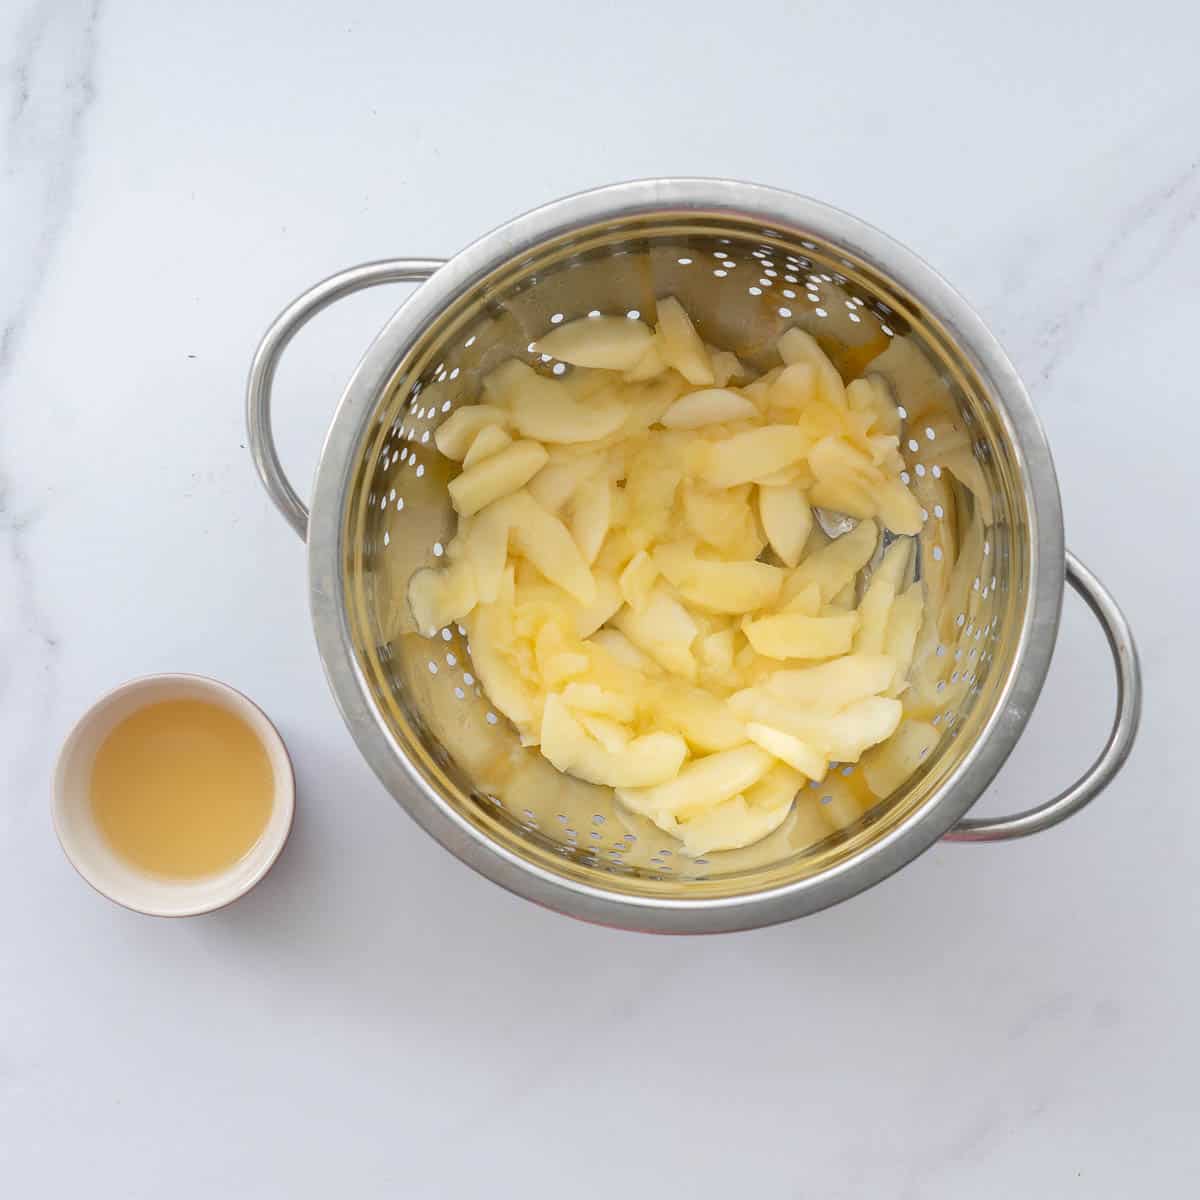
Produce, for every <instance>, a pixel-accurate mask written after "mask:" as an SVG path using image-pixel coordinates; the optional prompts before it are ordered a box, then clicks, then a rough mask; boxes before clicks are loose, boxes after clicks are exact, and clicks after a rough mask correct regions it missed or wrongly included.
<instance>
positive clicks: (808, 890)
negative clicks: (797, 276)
mask: <svg viewBox="0 0 1200 1200" xmlns="http://www.w3.org/2000/svg"><path fill="white" fill-rule="evenodd" d="M671 213H676V214H680V215H683V216H686V217H688V218H692V219H694V218H696V217H698V216H705V215H711V216H713V217H715V218H720V217H723V216H724V217H736V218H737V219H738V220H739V221H743V222H744V221H746V220H747V219H749V220H751V221H753V222H755V223H760V224H761V225H762V226H763V228H764V229H774V230H780V231H786V232H788V233H790V234H793V235H796V236H797V237H802V236H805V235H807V236H810V237H811V236H813V235H814V234H815V235H816V236H819V237H821V238H823V239H825V240H827V241H828V242H830V243H832V244H833V245H836V246H839V247H842V248H844V249H845V250H847V251H848V252H849V253H852V254H854V255H855V256H856V257H858V258H859V259H861V260H863V261H864V262H866V263H867V264H869V265H870V266H871V267H872V268H873V269H874V270H876V271H878V272H880V273H881V274H883V275H885V276H886V277H887V278H888V279H889V280H891V281H893V282H895V283H896V284H897V285H898V286H899V287H901V288H903V289H904V290H905V291H907V292H908V293H909V294H911V295H912V296H913V297H914V298H915V299H916V300H918V301H919V302H920V304H921V305H922V306H923V307H924V308H925V309H926V310H927V311H928V312H929V313H930V314H931V315H932V316H933V317H934V318H935V319H936V320H937V321H938V322H940V324H941V325H942V326H943V328H944V329H945V330H946V332H947V334H948V335H949V336H950V338H951V339H952V340H953V341H954V343H955V344H956V345H957V346H959V347H961V348H962V349H963V350H964V351H966V352H967V353H968V354H969V355H970V357H971V358H972V360H973V362H974V364H975V365H976V367H977V368H978V370H979V371H980V373H981V375H982V376H983V378H984V379H985V380H986V381H987V383H988V385H989V386H990V388H991V389H992V391H993V393H994V395H995V398H996V399H997V400H998V401H999V405H1000V416H1001V419H1002V420H1004V421H1005V423H1006V425H1007V426H1008V432H1009V433H1010V435H1011V438H1012V442H1013V447H1014V451H1015V454H1016V456H1017V458H1018V462H1019V463H1020V466H1021V469H1022V479H1023V481H1024V484H1025V487H1026V490H1027V493H1028V501H1029V512H1030V521H1029V531H1028V532H1029V592H1028V602H1027V604H1026V608H1025V613H1024V618H1023V620H1022V625H1021V630H1020V633H1019V635H1018V637H1017V642H1016V646H1015V649H1014V655H1013V662H1012V668H1011V671H1010V673H1009V677H1008V679H1007V680H1006V681H1005V683H1004V685H1003V687H1002V688H1001V689H1000V692H999V693H998V695H997V699H996V703H995V707H994V710H993V712H992V713H991V714H990V716H989V717H988V720H987V721H986V723H985V724H984V725H983V727H982V728H981V729H980V731H979V736H978V738H977V739H976V741H975V743H974V745H972V746H971V747H970V748H969V749H968V750H967V751H966V752H965V753H964V755H963V758H962V760H961V761H960V762H959V763H958V764H957V766H956V767H955V768H954V770H953V771H952V773H951V774H950V775H949V776H948V777H947V779H946V780H945V782H944V783H943V785H942V786H941V787H940V788H939V789H938V791H937V792H936V793H935V794H934V795H933V796H932V797H931V798H930V799H929V801H928V802H927V803H926V804H924V805H923V806H922V807H921V808H919V809H918V810H916V811H914V812H913V813H911V814H909V816H908V817H906V818H905V819H904V820H903V821H901V822H899V823H898V824H897V825H896V826H895V827H894V828H893V829H892V830H890V831H889V832H888V833H887V834H885V835H884V836H883V837H881V838H880V839H879V840H878V841H876V842H873V843H871V844H870V845H869V846H866V847H864V848H863V850H862V851H861V852H860V853H858V854H856V855H855V856H854V857H852V858H850V859H847V860H846V861H845V862H842V863H839V864H836V865H835V866H834V867H832V868H830V869H828V870H826V871H824V872H821V873H819V874H816V875H813V876H811V877H809V878H806V879H802V880H797V881H794V882H791V883H788V884H784V885H781V886H779V887H775V888H770V889H766V890H763V891H759V892H753V893H748V894H744V895H738V896H723V897H699V898H673V897H672V898H668V897H657V896H634V895H626V894H622V893H617V892H613V891H609V890H607V889H605V888H603V887H597V886H594V885H592V884H590V883H583V882H581V881H578V880H575V879H571V878H567V877H566V876H563V875H558V874H555V873H554V872H552V871H549V870H547V869H545V868H544V867H542V866H541V865H539V864H536V863H532V862H530V861H528V860H526V859H524V858H522V857H521V856H519V855H517V854H514V853H513V852H511V851H510V850H509V849H507V848H506V847H504V846H501V845H499V844H498V843H496V842H493V841H491V840H490V839H489V838H487V837H486V836H485V835H484V834H483V833H482V832H481V831H480V830H479V829H477V828H476V827H475V826H474V825H472V824H471V823H470V822H469V821H467V820H466V819H465V818H464V817H462V816H461V815H460V814H458V813H457V812H455V811H454V809H453V808H452V807H451V806H450V805H448V804H447V803H446V802H445V801H444V800H443V799H442V798H441V797H440V796H439V795H438V794H437V792H436V791H435V790H434V789H432V788H431V787H429V785H428V784H427V783H426V782H425V780H424V779H423V778H422V777H421V776H420V774H419V773H418V772H417V771H416V769H415V768H414V767H413V766H412V765H411V764H410V763H409V762H408V760H407V758H406V756H405V755H404V753H403V751H402V750H401V748H400V747H399V745H398V744H397V743H396V741H395V740H394V739H393V738H392V736H391V734H390V733H389V731H388V730H387V729H386V727H385V726H384V724H383V723H382V721H381V720H380V719H379V718H378V715H377V713H376V711H375V708H374V705H373V702H372V699H371V694H370V689H369V687H368V684H367V681H366V679H365V677H364V675H363V673H362V671H361V669H360V668H359V666H358V663H357V661H356V658H355V655H354V650H353V640H352V635H351V630H350V625H349V615H348V611H347V606H346V605H345V604H344V603H343V600H342V597H343V596H344V582H345V580H344V563H345V561H346V554H345V551H346V547H345V545H344V541H343V539H344V521H343V511H344V506H345V501H346V497H347V494H348V491H349V488H350V486H351V483H352V477H353V472H354V469H355V465H356V452H357V448H358V446H359V445H360V444H361V442H362V439H363V438H365V437H367V436H369V433H370V426H371V422H372V417H373V415H374V413H375V409H376V402H377V400H378V398H379V397H380V396H381V395H382V394H383V392H384V389H385V388H386V387H387V386H388V384H389V382H390V381H391V379H392V377H393V375H394V371H395V368H396V367H397V366H398V365H399V364H400V362H402V361H403V359H404V357H405V356H406V355H407V354H408V353H409V352H410V351H411V350H412V349H413V348H414V346H415V345H416V344H417V343H418V341H419V339H420V338H421V336H422V335H423V334H424V332H425V330H426V329H427V328H428V326H429V325H430V324H431V323H432V322H434V321H435V320H436V319H437V318H438V317H439V316H440V315H441V314H442V312H443V311H444V310H445V309H446V307H447V306H448V305H450V304H451V303H453V302H454V300H455V299H456V298H457V297H458V296H459V295H460V294H461V293H462V292H463V291H464V290H465V289H468V288H470V287H471V286H473V285H474V284H475V283H476V282H478V281H479V280H480V279H482V278H485V277H486V276H487V275H489V274H490V273H491V272H493V271H495V270H496V269H498V268H501V267H503V266H504V265H506V264H507V263H509V262H510V261H511V260H512V259H514V258H517V257H520V256H522V255H527V254H529V253H530V252H531V251H533V250H535V249H536V248H538V247H539V246H541V245H542V244H543V243H545V242H549V241H553V240H554V239H556V238H559V237H561V236H563V235H565V234H570V233H572V232H575V231H579V230H582V229H586V228H588V227H590V226H594V225H596V224H598V223H601V222H606V221H619V220H624V219H628V218H636V217H640V216H651V215H656V214H657V215H663V216H666V215H669V214H671ZM1065 553H1066V551H1065V543H1064V532H1063V521H1062V505H1061V500H1060V496H1059V491H1058V483H1057V478H1056V475H1055V471H1054V465H1053V460H1052V458H1051V454H1050V447H1049V443H1048V441H1047V438H1046V434H1045V431H1044V429H1043V427H1042V424H1041V421H1040V419H1039V418H1038V416H1037V413H1036V411H1035V409H1034V407H1033V403H1032V401H1031V400H1030V397H1029V394H1028V392H1027V391H1026V389H1025V386H1024V384H1023V383H1022V381H1021V379H1020V377H1019V375H1018V374H1017V371H1016V368H1015V367H1014V366H1013V364H1012V362H1011V360H1010V359H1009V358H1008V356H1007V354H1006V353H1005V352H1004V350H1003V348H1002V347H1001V346H1000V344H999V342H998V341H997V340H996V338H995V336H994V335H993V334H992V333H991V331H990V330H989V329H988V328H987V326H986V325H985V323H984V322H983V320H982V319H981V318H980V316H979V315H978V314H977V313H976V312H975V311H974V309H973V308H972V307H971V306H970V305H969V304H968V302H967V301H966V300H965V299H964V297H963V296H961V295H960V294H959V293H958V292H957V291H956V290H955V289H954V288H953V287H952V286H951V285H950V284H949V283H948V282H947V281H946V280H945V279H943V278H942V276H941V275H940V274H939V273H938V272H937V271H935V270H934V269H933V268H932V267H931V266H930V265H929V264H928V263H926V262H925V261H924V260H923V259H922V258H920V257H919V256H918V255H917V254H915V253H914V252H913V251H912V250H910V249H908V248H907V247H906V246H904V245H903V244H902V243H900V242H898V241H896V240H895V239H893V238H891V237H890V236H888V235H887V234H885V233H883V232H882V231H880V230H878V229H876V228H875V227H873V226H871V225H869V224H867V223H866V222H864V221H862V220H860V219H859V218H857V217H854V216H851V215H850V214H849V213H846V212H844V211H842V210H841V209H838V208H834V207H832V206H831V205H828V204H825V203H823V202H821V201H818V200H815V199H812V198H811V197H807V196H802V195H799V194H797V193H793V192H788V191H784V190H781V189H778V188H772V187H766V186H763V185H759V184H753V183H745V182H738V181H734V180H725V179H695V178H662V179H643V180H634V181H631V182H627V183H618V184H612V185H609V186H606V187H601V188H596V189H592V190H589V191H585V192H580V193H576V194H574V195H571V196H567V197H565V198H563V199H560V200H555V201H552V202H551V203H549V204H546V205H543V206H541V207H539V208H536V209H533V210H532V211H530V212H527V213H525V214H524V215H522V216H519V217H517V218H515V219H513V220H511V221H508V222H506V223H505V224H503V225H501V226H499V227H498V228H496V229H494V230H492V231H491V232H490V233H487V234H485V235H484V236H483V237H481V238H479V239H478V240H476V241H474V242H472V243H471V244H470V245H468V246H467V247H465V248H464V249H463V250H461V251H460V252H459V253H458V254H456V255H455V256H454V257H453V258H451V259H449V260H448V261H447V262H446V264H445V265H444V266H442V267H441V268H439V269H438V270H437V271H436V273H435V274H434V275H432V276H431V277H430V278H429V279H428V280H427V281H426V282H425V283H423V284H421V285H420V286H419V287H418V288H417V289H416V290H415V291H414V292H412V293H411V294H410V295H409V296H408V297H407V299H406V300H405V301H404V303H403V304H401V306H400V307H399V308H398V309H397V311H396V312H395V313H394V314H393V316H392V317H391V318H390V319H389V321H388V322H387V324H386V325H384V327H383V329H382V330H381V331H380V332H379V334H378V335H377V336H376V338H375V340H374V341H373V342H372V344H371V345H370V347H369V348H368V349H367V351H366V353H365V354H364V355H363V357H362V359H361V360H360V362H359V364H358V366H357V368H356V369H355V371H354V373H353V375H352V376H351V378H350V381H349V383H348V384H347V386H346V389H345V392H344V393H343V395H342V398H341V400H340V402H339V404H338V406H337V409H336V411H335V413H334V416H333V419H332V422H331V424H330V427H329V431H328V434H327V436H326V439H325V442H324V446H323V448H322V451H321V456H320V459H319V461H318V464H317V468H316V476H315V482H314V487H313V499H312V504H311V510H310V517H309V525H308V564H309V589H310V608H311V612H312V618H313V626H314V631H315V634H316V639H317V646H318V650H319V653H320V657H321V661H322V665H323V667H324V670H325V674H326V677H327V679H328V681H329V684H330V688H331V690H332V691H333V693H334V698H335V700H336V702H337V704H338V707H339V708H340V710H341V712H342V715H343V718H344V719H345V721H346V724H347V726H348V727H349V729H350V732H351V734H352V736H353V737H354V740H355V742H356V743H357V745H358V747H359V750H360V751H361V752H362V754H363V756H364V757H365V758H366V759H367V761H368V762H369V763H370V765H371V767H372V769H373V770H374V771H375V773H376V774H377V775H378V776H379V778H380V780H381V781H382V782H383V783H384V785H385V786H386V787H387V788H388V790H389V791H390V792H391V793H392V795H393V796H394V797H395V798H396V799H397V800H398V801H399V803H400V804H401V805H402V806H403V807H404V808H405V810H406V811H407V812H408V813H409V815H410V816H412V817H413V818H414V819H415V820H416V821H417V823H418V824H419V825H421V826H422V828H424V829H425V830H426V831H427V832H428V833H430V834H431V835H432V836H433V837H434V838H436V839H437V840H438V841H439V842H440V843H441V844H442V845H443V846H444V847H445V848H446V849H448V850H449V851H450V852H451V853H452V854H454V855H455V856H456V857H457V858H459V859H461V860H462V861H463V862H465V863H467V864H468V865H469V866H471V867H472V868H474V869H475V870H477V871H479V872H480V873H481V874H483V875H485V876H487V877H488V878H489V879H491V880H493V881H494V882H496V883H499V884H500V885H501V886H503V887H505V888H507V889H508V890H509V891H512V892H515V893H517V894H518V895H521V896H524V897H526V898H527V899H530V900H533V901H535V902H536V903H539V904H542V905H544V906H546V907H549V908H552V909H555V910H557V911H559V912H563V913H566V914H568V915H571V916H575V917H579V918H581V919H584V920H587V921H591V922H595V923H599V924H603V925H610V926H616V927H619V928H625V929H633V930H642V931H648V932H662V933H707V932H727V931H732V930H737V929H750V928H756V927H760V926H764V925H770V924H775V923H777V922H780V921H786V920H790V919H792V918H794V917H798V916H802V915H806V914H808V913H812V912H816V911H818V910H820V909H822V908H826V907H828V906H829V905H831V904H835V903H838V902H839V901H841V900H844V899H847V898H849V897H850V896H852V895H854V894H856V893H858V892H860V891H863V890H865V889H866V888H868V887H871V886H873V885H874V884H876V883H879V882H880V881H882V880H883V879H885V878H887V876H889V875H891V874H892V873H893V872H894V871H896V870H898V869H899V868H900V867H901V866H904V865H905V864H907V863H908V862H910V861H912V860H913V859H914V858H916V857H917V856H918V855H919V854H921V853H923V852H924V851H925V850H927V849H928V848H929V847H930V846H931V845H933V843H934V842H936V841H937V840H938V839H939V838H941V837H942V836H943V835H944V834H946V833H947V832H949V831H950V829H951V828H952V827H953V826H954V824H955V823H956V822H957V821H958V820H960V819H961V818H962V817H963V816H964V815H965V814H966V812H967V811H968V810H969V809H970V808H971V806H972V805H973V804H974V803H975V801H976V800H977V799H978V798H979V797H980V795H982V793H983V791H984V790H985V789H986V787H987V786H988V784H989V783H990V782H991V780H992V779H993V778H994V777H995V775H996V773H997V772H998V771H999V769H1000V767H1001V766H1002V765H1003V763H1004V761H1005V760H1006V759H1007V758H1008V756H1009V754H1010V753H1011V751H1012V749H1013V747H1014V746H1015V745H1016V742H1017V739H1018V738H1019V736H1020V734H1021V732H1022V730H1023V729H1024V727H1025V724H1026V722H1027V721H1028V719H1029V716H1030V713H1031V712H1032V710H1033V707H1034V704H1035V703H1036V700H1037V697H1038V695H1039V694H1040V692H1041V689H1042V685H1043V683H1044V681H1045V677H1046V673H1047V671H1048V669H1049V665H1050V658H1051V655H1052V653H1053V650H1054V644H1055V641H1056V638H1057V633H1058V624H1059V617H1060V612H1061V606H1062V597H1063V587H1064V582H1065V573H1066V566H1065Z"/></svg>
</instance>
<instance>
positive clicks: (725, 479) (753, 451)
mask: <svg viewBox="0 0 1200 1200" xmlns="http://www.w3.org/2000/svg"><path fill="white" fill-rule="evenodd" d="M809 447H810V442H809V440H808V438H807V437H806V436H805V434H804V433H802V432H801V431H800V430H799V429H797V428H795V426H792V425H764V426H763V427H762V428H760V429H749V430H746V431H745V432H744V433H735V434H733V435H732V436H731V437H727V438H725V439H723V440H722V441H721V442H718V443H716V444H715V445H713V446H712V447H711V448H710V450H709V457H708V461H707V463H706V464H705V465H704V467H703V469H702V471H701V474H702V476H703V478H704V479H705V480H707V482H708V483H709V484H710V485H711V486H712V487H718V488H730V487H738V486H739V485H740V484H743V483H754V482H756V481H757V480H758V479H760V478H763V477H765V476H768V475H771V474H773V473H774V472H776V471H779V470H780V469H782V468H783V467H787V466H791V465H792V464H793V463H795V462H798V461H799V460H800V459H802V458H804V456H805V455H806V454H807V453H808V450H809Z"/></svg>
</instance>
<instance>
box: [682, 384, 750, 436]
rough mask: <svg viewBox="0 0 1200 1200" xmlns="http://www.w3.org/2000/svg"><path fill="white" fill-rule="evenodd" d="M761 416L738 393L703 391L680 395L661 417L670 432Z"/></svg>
mask: <svg viewBox="0 0 1200 1200" xmlns="http://www.w3.org/2000/svg"><path fill="white" fill-rule="evenodd" d="M757 417H758V409H757V408H755V407H754V405H753V404H752V403H751V402H750V401H749V400H747V399H746V397H745V396H743V395H741V394H740V393H738V392H733V391H730V390H729V389H728V388H704V389H702V390H701V391H698V392H690V393H689V394H688V395H686V396H681V397H680V398H679V399H678V400H676V401H675V403H674V404H672V405H671V407H670V408H668V409H667V411H666V412H665V413H663V415H662V424H663V425H664V426H665V427H666V428H667V429H700V428H702V427H703V426H705V425H724V424H727V423H729V422H730V421H747V420H752V419H756V418H757Z"/></svg>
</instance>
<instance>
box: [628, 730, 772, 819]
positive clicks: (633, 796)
mask: <svg viewBox="0 0 1200 1200" xmlns="http://www.w3.org/2000/svg"><path fill="white" fill-rule="evenodd" d="M774 764H775V759H774V758H773V757H772V756H771V755H770V754H768V753H767V752H766V751H765V750H761V749H759V747H757V746H749V745H747V746H738V747H737V748H736V749H734V750H723V751H721V752H720V753H719V754H708V755H705V757H704V758H697V759H693V760H692V761H691V762H689V763H688V764H687V766H686V767H684V768H683V769H682V770H681V771H680V772H679V774H678V775H677V776H676V777H675V778H674V779H672V780H670V781H669V782H666V783H662V784H659V785H658V786H657V787H652V788H619V789H618V790H617V799H619V800H620V801H621V803H622V804H625V805H626V806H627V807H629V808H631V809H632V810H633V811H634V812H636V813H641V814H642V815H643V816H648V817H652V816H653V815H654V814H658V813H666V814H668V815H670V816H673V817H675V818H676V819H677V820H688V819H689V818H691V817H695V816H699V814H700V813H703V812H707V811H708V810H709V809H712V808H715V807H716V806H717V805H718V804H720V803H721V801H723V800H728V799H730V798H731V797H733V796H736V795H738V794H739V793H742V792H744V791H745V790H746V789H747V788H748V787H752V786H753V785H754V784H756V783H757V782H758V781H759V780H760V779H761V778H762V777H763V776H764V775H765V774H766V773H767V772H768V771H769V770H770V769H771V767H772V766H774Z"/></svg>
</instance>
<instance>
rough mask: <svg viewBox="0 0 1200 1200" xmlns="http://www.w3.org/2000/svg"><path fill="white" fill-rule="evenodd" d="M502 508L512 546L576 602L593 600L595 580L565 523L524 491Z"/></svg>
mask: <svg viewBox="0 0 1200 1200" xmlns="http://www.w3.org/2000/svg"><path fill="white" fill-rule="evenodd" d="M514 449H515V447H514ZM486 465H487V464H486V463H481V464H480V466H479V467H477V468H476V470H481V469H482V468H483V467H484V466H486ZM506 511H507V515H508V517H509V522H510V524H509V528H510V531H511V532H510V534H509V538H510V541H511V543H512V546H513V549H514V550H515V551H516V552H517V553H518V554H521V555H523V556H524V557H525V558H526V559H528V560H529V562H531V563H533V565H534V566H535V567H537V569H538V570H539V571H541V573H542V574H543V575H545V577H546V578H547V579H549V580H550V581H551V582H552V583H557V584H558V586H559V587H561V588H562V589H563V591H565V592H567V593H568V594H569V595H570V596H572V597H573V598H574V599H575V600H578V601H579V603H580V604H582V605H584V606H585V607H586V606H587V605H590V604H591V603H593V601H594V600H595V599H596V581H595V579H594V578H593V576H592V572H591V570H590V569H589V567H588V564H587V563H586V562H585V561H584V558H583V555H582V554H580V553H579V547H578V546H576V545H575V539H574V538H572V537H571V534H570V533H569V532H568V530H567V527H566V526H565V525H564V524H563V523H562V522H561V521H560V520H559V519H558V518H557V517H556V516H554V515H553V514H551V513H548V512H547V511H546V510H545V509H544V508H542V506H541V505H540V504H538V502H537V501H536V500H535V499H534V498H533V497H532V496H531V495H530V494H529V493H528V492H526V491H519V492H514V493H513V495H512V496H511V497H509V498H508V507H507V510H506Z"/></svg>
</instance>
